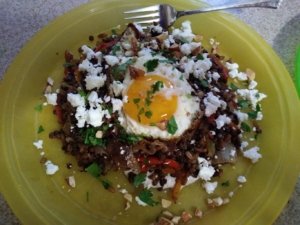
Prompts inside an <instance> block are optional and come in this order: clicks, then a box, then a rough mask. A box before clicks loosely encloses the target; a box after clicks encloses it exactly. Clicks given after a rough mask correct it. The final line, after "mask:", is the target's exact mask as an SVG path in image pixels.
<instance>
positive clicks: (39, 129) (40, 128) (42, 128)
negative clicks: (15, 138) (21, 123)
mask: <svg viewBox="0 0 300 225" xmlns="http://www.w3.org/2000/svg"><path fill="white" fill-rule="evenodd" d="M43 131H45V129H44V127H43V126H42V125H40V126H39V128H38V130H37V133H38V134H40V133H42V132H43Z"/></svg>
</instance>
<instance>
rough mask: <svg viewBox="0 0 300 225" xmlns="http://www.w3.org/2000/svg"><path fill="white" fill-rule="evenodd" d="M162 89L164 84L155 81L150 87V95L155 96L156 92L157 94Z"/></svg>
mask: <svg viewBox="0 0 300 225" xmlns="http://www.w3.org/2000/svg"><path fill="white" fill-rule="evenodd" d="M163 87H164V83H163V82H162V81H160V80H159V81H156V82H155V83H154V84H153V85H152V94H155V93H156V92H158V91H159V90H160V89H162V88H163Z"/></svg>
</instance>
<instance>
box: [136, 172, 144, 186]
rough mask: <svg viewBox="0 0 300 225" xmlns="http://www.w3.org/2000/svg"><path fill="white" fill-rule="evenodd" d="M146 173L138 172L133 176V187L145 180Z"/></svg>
mask: <svg viewBox="0 0 300 225" xmlns="http://www.w3.org/2000/svg"><path fill="white" fill-rule="evenodd" d="M146 176H147V175H146V174H145V173H139V174H137V175H136V176H135V177H134V180H133V185H134V186H135V187H138V186H140V185H141V184H142V183H143V182H144V181H145V180H146Z"/></svg>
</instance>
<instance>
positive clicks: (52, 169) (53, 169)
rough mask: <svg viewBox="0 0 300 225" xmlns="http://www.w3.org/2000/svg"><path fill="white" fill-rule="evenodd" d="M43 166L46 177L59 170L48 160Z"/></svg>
mask: <svg viewBox="0 0 300 225" xmlns="http://www.w3.org/2000/svg"><path fill="white" fill-rule="evenodd" d="M44 165H45V169H46V174H47V175H53V174H55V173H56V172H57V171H58V170H59V167H58V166H57V165H55V164H53V163H52V162H51V161H50V160H47V161H46V162H45V164H44Z"/></svg>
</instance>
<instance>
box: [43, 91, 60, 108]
mask: <svg viewBox="0 0 300 225" xmlns="http://www.w3.org/2000/svg"><path fill="white" fill-rule="evenodd" d="M44 96H45V97H46V99H47V103H48V104H50V105H57V103H56V101H57V93H49V94H44Z"/></svg>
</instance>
